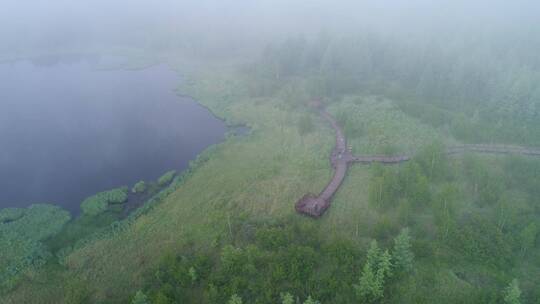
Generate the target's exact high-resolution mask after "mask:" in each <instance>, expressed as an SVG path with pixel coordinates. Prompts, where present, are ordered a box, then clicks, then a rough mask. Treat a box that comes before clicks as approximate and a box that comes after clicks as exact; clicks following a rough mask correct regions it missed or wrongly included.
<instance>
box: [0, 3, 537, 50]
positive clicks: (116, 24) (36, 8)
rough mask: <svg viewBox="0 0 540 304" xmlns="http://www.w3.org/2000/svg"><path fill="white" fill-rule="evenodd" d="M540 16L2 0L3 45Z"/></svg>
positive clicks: (523, 11)
mask: <svg viewBox="0 0 540 304" xmlns="http://www.w3.org/2000/svg"><path fill="white" fill-rule="evenodd" d="M538 20H540V4H539V1H534V0H515V1H503V0H492V1H487V0H481V1H474V0H471V1H463V0H458V1H451V0H446V1H437V0H393V1H392V0H379V1H376V0H373V1H361V0H356V1H352V0H342V1H339V0H338V1H330V0H313V1H308V0H304V1H298V0H296V1H295V0H200V1H195V0H193V1H181V0H176V1H174V0H159V1H155V0H154V1H151V0H92V1H90V0H81V1H73V0H2V1H1V2H0V37H1V42H0V43H1V44H0V52H14V51H15V52H16V51H23V50H27V49H29V48H54V47H64V46H73V45H75V46H79V45H92V44H115V45H130V46H141V47H144V46H148V45H149V44H150V45H151V44H152V43H158V42H164V41H165V42H167V43H168V42H170V41H173V42H177V41H183V40H184V41H190V40H196V39H207V40H208V41H216V43H220V41H229V42H231V41H233V42H234V43H239V44H241V43H250V41H251V42H253V43H255V42H256V41H260V42H266V41H270V40H272V39H274V38H276V37H277V38H283V37H287V36H294V35H299V34H304V35H308V36H309V35H312V34H316V33H319V32H321V31H323V30H324V31H329V32H336V33H341V34H343V33H354V32H358V31H362V30H366V29H370V30H375V31H380V32H382V33H386V34H391V35H397V36H403V37H407V36H408V35H418V36H423V35H425V36H429V35H433V34H434V33H435V34H436V33H437V32H443V33H444V32H450V33H459V34H462V33H486V32H487V33H489V32H505V31H506V32H508V33H509V34H510V35H512V34H514V33H518V32H519V33H521V34H523V35H531V34H529V33H528V31H535V30H537V29H538V27H539V25H540V21H538ZM167 45H168V44H167ZM177 45H178V44H175V43H173V44H171V46H173V47H174V46H177ZM210 45H212V44H210Z"/></svg>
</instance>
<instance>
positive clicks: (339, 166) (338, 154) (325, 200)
mask: <svg viewBox="0 0 540 304" xmlns="http://www.w3.org/2000/svg"><path fill="white" fill-rule="evenodd" d="M320 114H321V116H322V117H323V118H325V119H326V120H327V121H328V122H329V123H330V125H331V126H332V128H333V129H334V131H335V132H336V144H335V147H334V150H333V151H332V153H331V155H330V163H331V165H332V168H333V169H334V175H333V177H332V179H331V180H330V182H329V183H328V184H327V185H326V187H325V188H324V189H323V190H322V192H321V193H320V194H319V195H313V194H310V193H308V194H306V195H304V196H303V197H302V198H301V199H300V200H298V201H297V202H296V205H295V209H296V211H297V212H299V213H302V214H305V215H309V216H312V217H316V218H318V217H320V216H322V215H323V214H324V212H325V211H326V209H328V207H330V204H331V202H332V197H333V196H334V194H335V193H336V192H337V191H338V189H339V187H340V186H341V184H342V183H343V180H344V179H345V176H346V175H347V169H348V167H349V166H350V165H351V164H352V163H362V164H371V163H382V164H399V163H402V162H406V161H409V160H410V159H411V156H409V155H396V156H386V155H359V156H355V155H352V154H351V152H350V151H349V150H348V149H347V139H346V138H345V134H344V133H343V130H342V129H341V127H340V126H339V125H338V123H337V122H336V120H335V119H334V118H333V117H332V116H331V115H330V114H329V113H328V112H326V111H325V110H320ZM467 152H475V153H490V154H517V155H530V156H540V149H536V148H528V147H521V146H512V145H487V144H467V145H459V146H453V147H449V148H448V149H447V150H446V153H447V154H448V155H456V154H463V153H467Z"/></svg>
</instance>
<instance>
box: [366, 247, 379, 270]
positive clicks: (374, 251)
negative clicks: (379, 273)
mask: <svg viewBox="0 0 540 304" xmlns="http://www.w3.org/2000/svg"><path fill="white" fill-rule="evenodd" d="M380 256H381V250H380V249H379V245H378V244H377V241H376V240H372V241H371V243H370V245H369V249H368V252H367V259H366V264H369V265H371V267H372V268H371V270H372V271H374V268H373V267H377V265H379V259H380Z"/></svg>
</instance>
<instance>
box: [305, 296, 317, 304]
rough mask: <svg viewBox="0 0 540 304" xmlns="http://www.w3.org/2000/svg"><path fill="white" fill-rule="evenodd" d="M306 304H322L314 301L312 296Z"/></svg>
mask: <svg viewBox="0 0 540 304" xmlns="http://www.w3.org/2000/svg"><path fill="white" fill-rule="evenodd" d="M304 304H321V303H320V302H319V301H316V300H313V299H312V298H311V296H309V297H308V298H307V299H306V300H305V301H304Z"/></svg>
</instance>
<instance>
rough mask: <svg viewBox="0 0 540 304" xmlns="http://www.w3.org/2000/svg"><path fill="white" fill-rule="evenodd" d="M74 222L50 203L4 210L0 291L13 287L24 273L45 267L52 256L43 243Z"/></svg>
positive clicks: (0, 229)
mask: <svg viewBox="0 0 540 304" xmlns="http://www.w3.org/2000/svg"><path fill="white" fill-rule="evenodd" d="M70 219H71V215H70V214H69V212H68V211H66V210H64V209H62V208H61V207H58V206H54V205H48V204H36V205H32V206H30V207H28V208H6V209H2V210H0V248H2V250H0V289H4V288H10V287H12V286H13V285H14V284H15V283H16V282H17V279H18V278H19V276H20V274H21V273H22V272H24V271H26V270H29V269H36V268H38V267H40V266H41V265H43V264H44V263H45V261H46V259H47V258H48V257H49V256H50V252H49V251H48V249H47V248H46V246H45V245H44V244H43V241H44V240H45V239H47V238H49V237H51V236H53V235H55V234H57V233H58V232H59V231H60V230H61V229H62V227H63V226H64V225H65V224H66V223H67V222H68V221H69V220H70Z"/></svg>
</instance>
